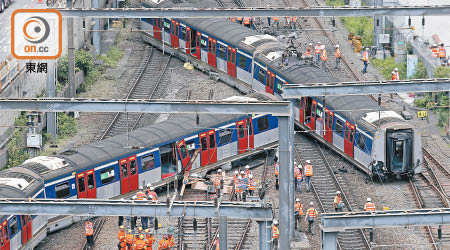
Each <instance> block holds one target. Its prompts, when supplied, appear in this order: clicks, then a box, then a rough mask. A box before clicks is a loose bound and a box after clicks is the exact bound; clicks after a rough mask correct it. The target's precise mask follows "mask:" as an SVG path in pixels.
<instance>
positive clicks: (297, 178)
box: [274, 160, 314, 193]
mask: <svg viewBox="0 0 450 250" xmlns="http://www.w3.org/2000/svg"><path fill="white" fill-rule="evenodd" d="M313 174H314V172H313V167H312V165H311V161H310V160H306V161H305V169H303V167H302V165H300V164H297V162H294V182H295V186H296V189H297V192H299V193H301V192H302V183H303V180H305V182H306V183H305V185H306V191H307V192H309V191H310V187H311V178H312V176H313ZM274 175H275V187H276V189H278V188H279V187H280V183H279V182H280V180H279V176H280V164H279V162H278V161H275V164H274Z"/></svg>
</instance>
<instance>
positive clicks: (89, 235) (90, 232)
mask: <svg viewBox="0 0 450 250" xmlns="http://www.w3.org/2000/svg"><path fill="white" fill-rule="evenodd" d="M84 230H85V235H86V242H87V246H88V249H93V248H94V224H93V223H92V221H91V220H90V219H88V220H87V221H86V223H85V227H84Z"/></svg>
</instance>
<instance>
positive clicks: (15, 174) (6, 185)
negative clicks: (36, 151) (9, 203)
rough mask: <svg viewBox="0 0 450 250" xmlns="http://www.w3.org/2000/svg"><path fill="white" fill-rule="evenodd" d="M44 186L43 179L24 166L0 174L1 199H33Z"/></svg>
mask: <svg viewBox="0 0 450 250" xmlns="http://www.w3.org/2000/svg"><path fill="white" fill-rule="evenodd" d="M43 186H44V181H43V179H42V178H41V177H40V176H39V175H38V174H37V173H36V172H34V171H32V170H30V169H27V168H26V167H24V166H20V167H14V168H10V169H6V170H3V171H1V172H0V197H1V198H24V197H33V196H34V194H35V193H36V191H37V190H40V189H41V188H42V187H43Z"/></svg>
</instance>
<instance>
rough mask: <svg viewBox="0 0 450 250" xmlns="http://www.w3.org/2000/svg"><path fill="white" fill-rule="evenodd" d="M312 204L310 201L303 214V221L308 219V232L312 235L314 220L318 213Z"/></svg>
mask: <svg viewBox="0 0 450 250" xmlns="http://www.w3.org/2000/svg"><path fill="white" fill-rule="evenodd" d="M313 206H314V203H313V202H310V203H309V208H308V210H306V216H305V221H308V232H309V233H312V235H314V221H316V219H317V216H318V215H319V213H318V212H317V210H316V209H315V208H314V207H313Z"/></svg>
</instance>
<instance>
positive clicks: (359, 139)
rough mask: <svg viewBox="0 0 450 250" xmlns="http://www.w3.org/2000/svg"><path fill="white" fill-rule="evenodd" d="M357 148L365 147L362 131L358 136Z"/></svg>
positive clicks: (362, 148)
mask: <svg viewBox="0 0 450 250" xmlns="http://www.w3.org/2000/svg"><path fill="white" fill-rule="evenodd" d="M358 148H360V149H361V150H364V149H365V148H366V137H365V136H364V135H363V134H362V133H359V136H358Z"/></svg>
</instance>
